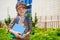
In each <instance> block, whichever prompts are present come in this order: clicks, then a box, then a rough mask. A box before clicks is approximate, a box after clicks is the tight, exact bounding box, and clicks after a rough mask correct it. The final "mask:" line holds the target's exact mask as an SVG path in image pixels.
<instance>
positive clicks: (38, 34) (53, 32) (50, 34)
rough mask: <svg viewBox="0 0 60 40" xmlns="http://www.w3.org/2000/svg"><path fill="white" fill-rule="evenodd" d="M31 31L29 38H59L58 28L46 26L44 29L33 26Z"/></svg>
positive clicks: (31, 39)
mask: <svg viewBox="0 0 60 40" xmlns="http://www.w3.org/2000/svg"><path fill="white" fill-rule="evenodd" d="M32 32H34V35H33V34H30V40H60V36H58V35H60V29H59V30H57V28H56V29H54V28H48V29H47V30H46V31H45V30H44V29H41V28H37V27H33V29H32Z"/></svg>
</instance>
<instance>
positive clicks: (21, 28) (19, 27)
mask: <svg viewBox="0 0 60 40" xmlns="http://www.w3.org/2000/svg"><path fill="white" fill-rule="evenodd" d="M12 30H13V31H15V32H20V34H19V36H22V35H23V34H24V31H25V28H24V26H22V25H19V24H17V23H15V25H14V26H13V27H12ZM10 37H11V38H13V37H15V36H14V34H12V33H10Z"/></svg>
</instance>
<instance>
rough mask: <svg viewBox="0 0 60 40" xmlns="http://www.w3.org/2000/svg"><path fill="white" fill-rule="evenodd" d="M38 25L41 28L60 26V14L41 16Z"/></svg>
mask: <svg viewBox="0 0 60 40" xmlns="http://www.w3.org/2000/svg"><path fill="white" fill-rule="evenodd" d="M36 26H38V27H40V28H60V16H44V17H43V16H40V17H39V18H38V22H37V24H36Z"/></svg>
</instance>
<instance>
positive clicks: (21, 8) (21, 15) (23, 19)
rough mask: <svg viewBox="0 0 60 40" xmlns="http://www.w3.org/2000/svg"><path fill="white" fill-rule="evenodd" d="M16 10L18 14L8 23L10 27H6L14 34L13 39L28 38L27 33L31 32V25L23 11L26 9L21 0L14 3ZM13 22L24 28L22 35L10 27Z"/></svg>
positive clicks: (21, 39) (24, 39)
mask: <svg viewBox="0 0 60 40" xmlns="http://www.w3.org/2000/svg"><path fill="white" fill-rule="evenodd" d="M16 11H17V13H18V15H17V17H16V18H14V19H13V20H12V21H11V23H10V24H9V25H10V27H9V28H8V32H10V33H13V34H14V35H15V37H16V38H13V40H29V34H30V33H31V29H32V28H31V27H32V25H31V22H30V19H29V18H28V17H27V16H25V12H26V11H27V9H26V5H25V4H24V3H23V2H18V3H17V4H16ZM18 19H19V20H18ZM14 23H17V24H20V25H22V26H24V27H25V28H26V29H25V34H24V35H23V36H19V32H14V31H13V30H12V29H11V28H12V25H14Z"/></svg>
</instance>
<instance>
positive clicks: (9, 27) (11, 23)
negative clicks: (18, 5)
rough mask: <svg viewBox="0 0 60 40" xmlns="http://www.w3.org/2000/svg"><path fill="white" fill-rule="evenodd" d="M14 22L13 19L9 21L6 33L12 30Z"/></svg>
mask: <svg viewBox="0 0 60 40" xmlns="http://www.w3.org/2000/svg"><path fill="white" fill-rule="evenodd" d="M14 21H15V18H14V19H12V20H11V22H10V24H9V25H8V27H7V31H9V30H10V29H11V28H12V26H13V24H14Z"/></svg>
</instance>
